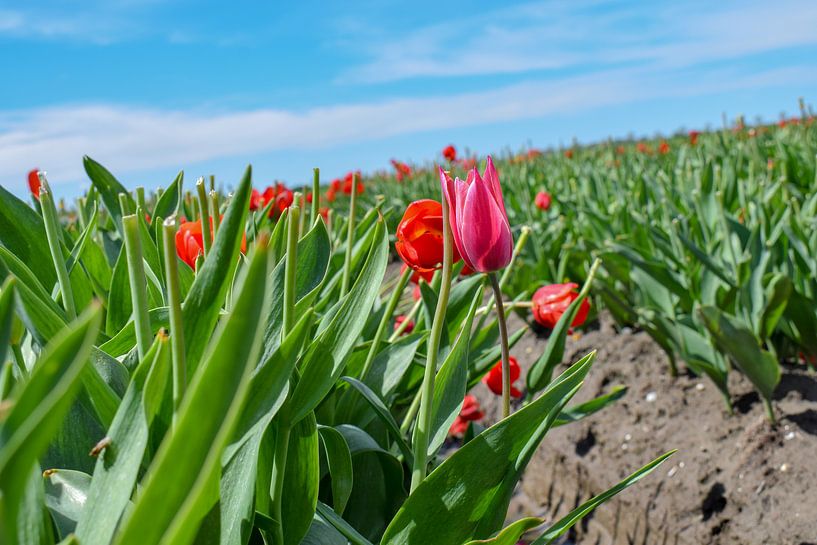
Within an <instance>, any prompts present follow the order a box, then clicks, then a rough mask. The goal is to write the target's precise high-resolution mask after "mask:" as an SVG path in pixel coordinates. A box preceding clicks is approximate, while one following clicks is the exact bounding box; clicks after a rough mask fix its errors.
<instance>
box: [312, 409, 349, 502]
mask: <svg viewBox="0 0 817 545" xmlns="http://www.w3.org/2000/svg"><path fill="white" fill-rule="evenodd" d="M318 434H319V435H320V438H321V444H322V445H323V453H324V455H325V456H326V467H327V469H328V471H329V476H330V479H331V483H332V484H331V486H332V508H333V509H334V510H335V512H336V513H337V514H338V515H343V510H344V509H345V508H346V502H347V501H349V496H350V495H351V494H352V485H353V483H354V475H353V472H352V453H351V452H350V451H349V445H347V444H346V439H344V438H343V435H342V434H341V433H340V432H339V431H337V430H336V429H335V428H332V427H329V426H320V425H319V426H318Z"/></svg>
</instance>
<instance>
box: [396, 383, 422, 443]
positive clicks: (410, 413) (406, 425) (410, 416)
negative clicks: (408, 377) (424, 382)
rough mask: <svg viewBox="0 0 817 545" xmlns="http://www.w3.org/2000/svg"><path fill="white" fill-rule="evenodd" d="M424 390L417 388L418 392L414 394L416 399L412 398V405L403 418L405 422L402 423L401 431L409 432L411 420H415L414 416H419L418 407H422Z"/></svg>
mask: <svg viewBox="0 0 817 545" xmlns="http://www.w3.org/2000/svg"><path fill="white" fill-rule="evenodd" d="M421 392H422V390H417V394H416V395H415V396H414V399H412V400H411V405H409V408H408V411H406V416H405V417H404V418H403V423H402V424H400V431H401V432H403V433H408V430H409V428H410V427H411V421H412V420H414V417H415V416H417V409H419V408H420V398H421V397H422V396H421V395H420V394H421Z"/></svg>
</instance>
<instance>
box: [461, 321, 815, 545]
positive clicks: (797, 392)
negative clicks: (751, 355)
mask: <svg viewBox="0 0 817 545" xmlns="http://www.w3.org/2000/svg"><path fill="white" fill-rule="evenodd" d="M543 346H544V340H543V339H542V338H540V337H537V336H536V335H535V334H534V333H531V332H529V333H527V334H526V336H525V337H524V338H523V339H522V340H521V341H520V342H519V344H518V345H517V346H516V347H515V348H514V350H513V351H512V355H514V356H516V358H517V359H518V360H519V363H520V365H522V367H523V369H525V368H526V367H527V366H529V365H530V364H531V363H532V362H533V361H535V358H536V357H537V356H538V355H539V354H540V353H541V351H542V349H543ZM593 349H597V350H598V358H597V360H596V363H595V365H594V367H593V369H592V370H591V371H590V375H589V376H588V378H587V380H586V382H585V385H584V387H583V388H582V390H581V391H580V392H579V394H578V395H577V397H576V401H584V400H586V399H589V398H591V397H594V396H597V395H599V394H601V393H604V392H605V391H608V390H609V388H610V387H612V386H614V385H617V384H623V385H626V386H627V387H628V388H629V390H628V392H627V395H626V396H625V397H624V398H623V399H621V400H619V401H618V402H617V403H615V404H614V405H612V406H610V407H608V408H606V409H604V410H603V411H601V412H600V413H598V414H596V415H593V416H591V417H589V418H586V419H585V420H583V421H581V422H577V423H573V424H570V425H568V426H563V427H561V428H557V429H554V430H552V431H551V432H550V433H549V434H548V435H547V437H546V438H545V441H544V442H543V444H542V446H540V448H539V450H538V452H537V453H536V455H535V456H534V458H533V460H532V461H531V463H530V465H529V466H528V469H527V471H526V474H525V477H524V479H523V480H522V482H521V484H520V486H519V489H518V493H517V496H516V497H515V498H514V502H513V503H512V505H511V510H510V512H509V514H508V517H509V519H517V518H519V517H520V516H526V515H536V516H545V517H552V518H554V519H555V518H557V517H559V516H562V515H564V514H566V513H567V512H568V511H569V510H570V509H572V508H573V507H575V506H576V505H578V504H579V503H581V502H583V501H585V500H586V499H588V498H589V497H590V496H591V495H593V494H597V493H599V492H601V491H603V490H604V489H606V488H608V487H609V486H612V485H613V484H615V483H616V482H618V481H619V480H620V479H621V478H623V477H625V476H626V475H627V474H629V473H631V472H632V471H634V470H635V469H637V468H638V467H641V466H642V465H644V464H645V463H647V462H649V461H650V460H651V459H653V458H655V457H656V456H658V455H660V454H662V453H663V452H666V451H668V450H671V449H674V448H677V449H678V453H676V454H675V455H674V456H673V457H672V458H670V459H669V460H667V461H666V462H665V463H664V464H663V465H662V466H660V467H659V468H658V469H656V470H655V472H653V474H651V475H649V476H648V477H646V478H645V479H643V480H642V481H640V482H638V483H636V484H635V485H634V486H632V487H631V488H629V489H628V490H626V491H624V492H623V493H621V494H620V495H619V496H617V497H616V498H614V499H613V500H612V501H610V502H608V503H607V504H605V505H603V506H602V507H600V508H599V509H597V510H596V511H595V512H594V513H593V514H592V515H591V516H590V517H588V518H587V519H586V520H585V521H584V522H582V523H580V524H579V525H577V527H576V531H575V532H574V533H573V534H572V535H571V537H570V539H571V540H572V541H573V542H575V543H577V544H579V545H581V544H596V545H606V544H628V545H635V544H645V545H646V544H653V543H657V544H668V545H669V544H672V545H701V544H714V545H725V544H730V545H731V544H794V545H808V544H812V543H817V462H815V458H817V380H815V376H814V375H813V374H810V373H808V372H807V371H805V370H804V369H803V368H800V367H797V368H794V367H787V368H785V369H784V371H783V378H782V381H781V383H780V386H779V387H778V389H777V396H776V398H777V399H776V401H775V408H776V412H777V416H778V424H777V425H776V426H771V425H770V424H769V422H768V421H767V420H766V417H765V413H764V410H763V406H762V404H761V403H760V402H759V400H758V397H757V394H756V393H754V391H753V389H752V387H751V385H750V384H749V382H748V381H747V380H745V379H744V378H742V377H741V376H739V375H738V373H733V374H734V378H733V382H732V383H731V384H730V390H731V392H732V395H733V400H734V404H735V414H734V415H732V416H729V415H728V414H727V412H726V410H725V404H724V402H723V399H722V397H721V395H720V393H719V392H718V391H717V389H716V388H715V387H714V386H713V385H712V384H711V383H710V382H709V381H708V380H707V379H705V378H698V377H695V376H692V375H685V374H682V376H679V377H677V378H672V377H671V376H670V375H669V373H668V370H667V360H666V356H665V355H664V353H663V352H662V351H661V349H660V348H659V347H658V346H657V345H656V344H655V343H653V342H652V341H651V339H650V338H649V337H648V336H647V334H645V333H643V332H633V331H631V330H629V329H627V328H625V329H624V330H622V331H616V330H615V328H614V327H613V325H612V323H611V320H610V319H609V318H607V317H605V316H602V318H601V322H600V325H597V326H596V329H592V328H591V330H589V331H586V332H584V333H583V334H582V335H581V337H579V338H574V339H571V340H570V341H569V342H568V345H567V353H566V358H565V359H566V360H568V361H575V360H577V359H578V358H580V357H581V356H583V355H584V354H586V353H587V352H589V351H591V350H593ZM523 372H524V371H523ZM682 373H683V371H682ZM523 376H524V375H523ZM472 393H474V394H475V395H476V396H477V397H478V398H479V399H480V401H481V403H482V405H483V407H484V408H485V409H486V413H487V415H488V416H487V418H486V421H487V422H488V423H492V422H493V421H495V420H496V416H497V415H498V413H499V403H498V399H497V398H496V397H495V396H494V395H493V394H491V393H490V391H489V390H488V389H487V388H485V387H484V386H483V385H481V384H480V385H479V386H477V387H476V388H474V390H473V392H472Z"/></svg>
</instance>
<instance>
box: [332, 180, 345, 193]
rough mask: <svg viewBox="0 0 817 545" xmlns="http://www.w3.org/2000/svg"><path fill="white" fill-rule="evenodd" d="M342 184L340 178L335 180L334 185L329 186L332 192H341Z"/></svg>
mask: <svg viewBox="0 0 817 545" xmlns="http://www.w3.org/2000/svg"><path fill="white" fill-rule="evenodd" d="M342 184H343V182H341V181H340V179H339V178H335V179H334V180H332V183H331V184H329V187H330V189H332V191H340V188H341V185H342Z"/></svg>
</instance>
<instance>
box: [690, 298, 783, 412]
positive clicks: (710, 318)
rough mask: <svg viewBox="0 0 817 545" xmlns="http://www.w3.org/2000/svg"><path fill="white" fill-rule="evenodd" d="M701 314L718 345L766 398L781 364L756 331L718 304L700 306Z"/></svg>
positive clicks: (770, 397)
mask: <svg viewBox="0 0 817 545" xmlns="http://www.w3.org/2000/svg"><path fill="white" fill-rule="evenodd" d="M700 316H701V318H702V319H703V322H704V325H705V326H706V328H707V330H709V333H710V335H712V339H713V340H714V342H715V345H716V346H717V347H718V349H719V350H721V351H723V352H724V353H726V354H728V355H729V357H730V358H731V359H732V361H734V362H735V364H736V365H737V366H738V367H739V368H740V370H741V371H743V373H744V374H745V375H746V376H747V378H748V379H749V380H750V381H751V382H752V384H753V385H754V386H755V388H757V390H758V391H759V392H760V394H761V395H762V396H763V397H764V398H765V399H767V400H771V399H772V394H773V393H774V389H775V388H776V387H777V384H778V383H779V382H780V364H779V363H778V362H777V359H776V358H775V357H774V356H773V355H772V354H770V353H769V352H767V351H765V350H763V349H762V348H761V347H760V343H759V341H758V339H757V337H755V335H754V334H753V333H752V332H751V331H750V330H749V329H748V328H746V327H744V326H743V325H742V324H741V323H739V322H738V321H737V320H735V319H734V318H732V317H731V316H729V315H727V314H725V313H724V312H722V311H721V310H719V309H718V308H716V307H708V306H705V307H701V309H700Z"/></svg>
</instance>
